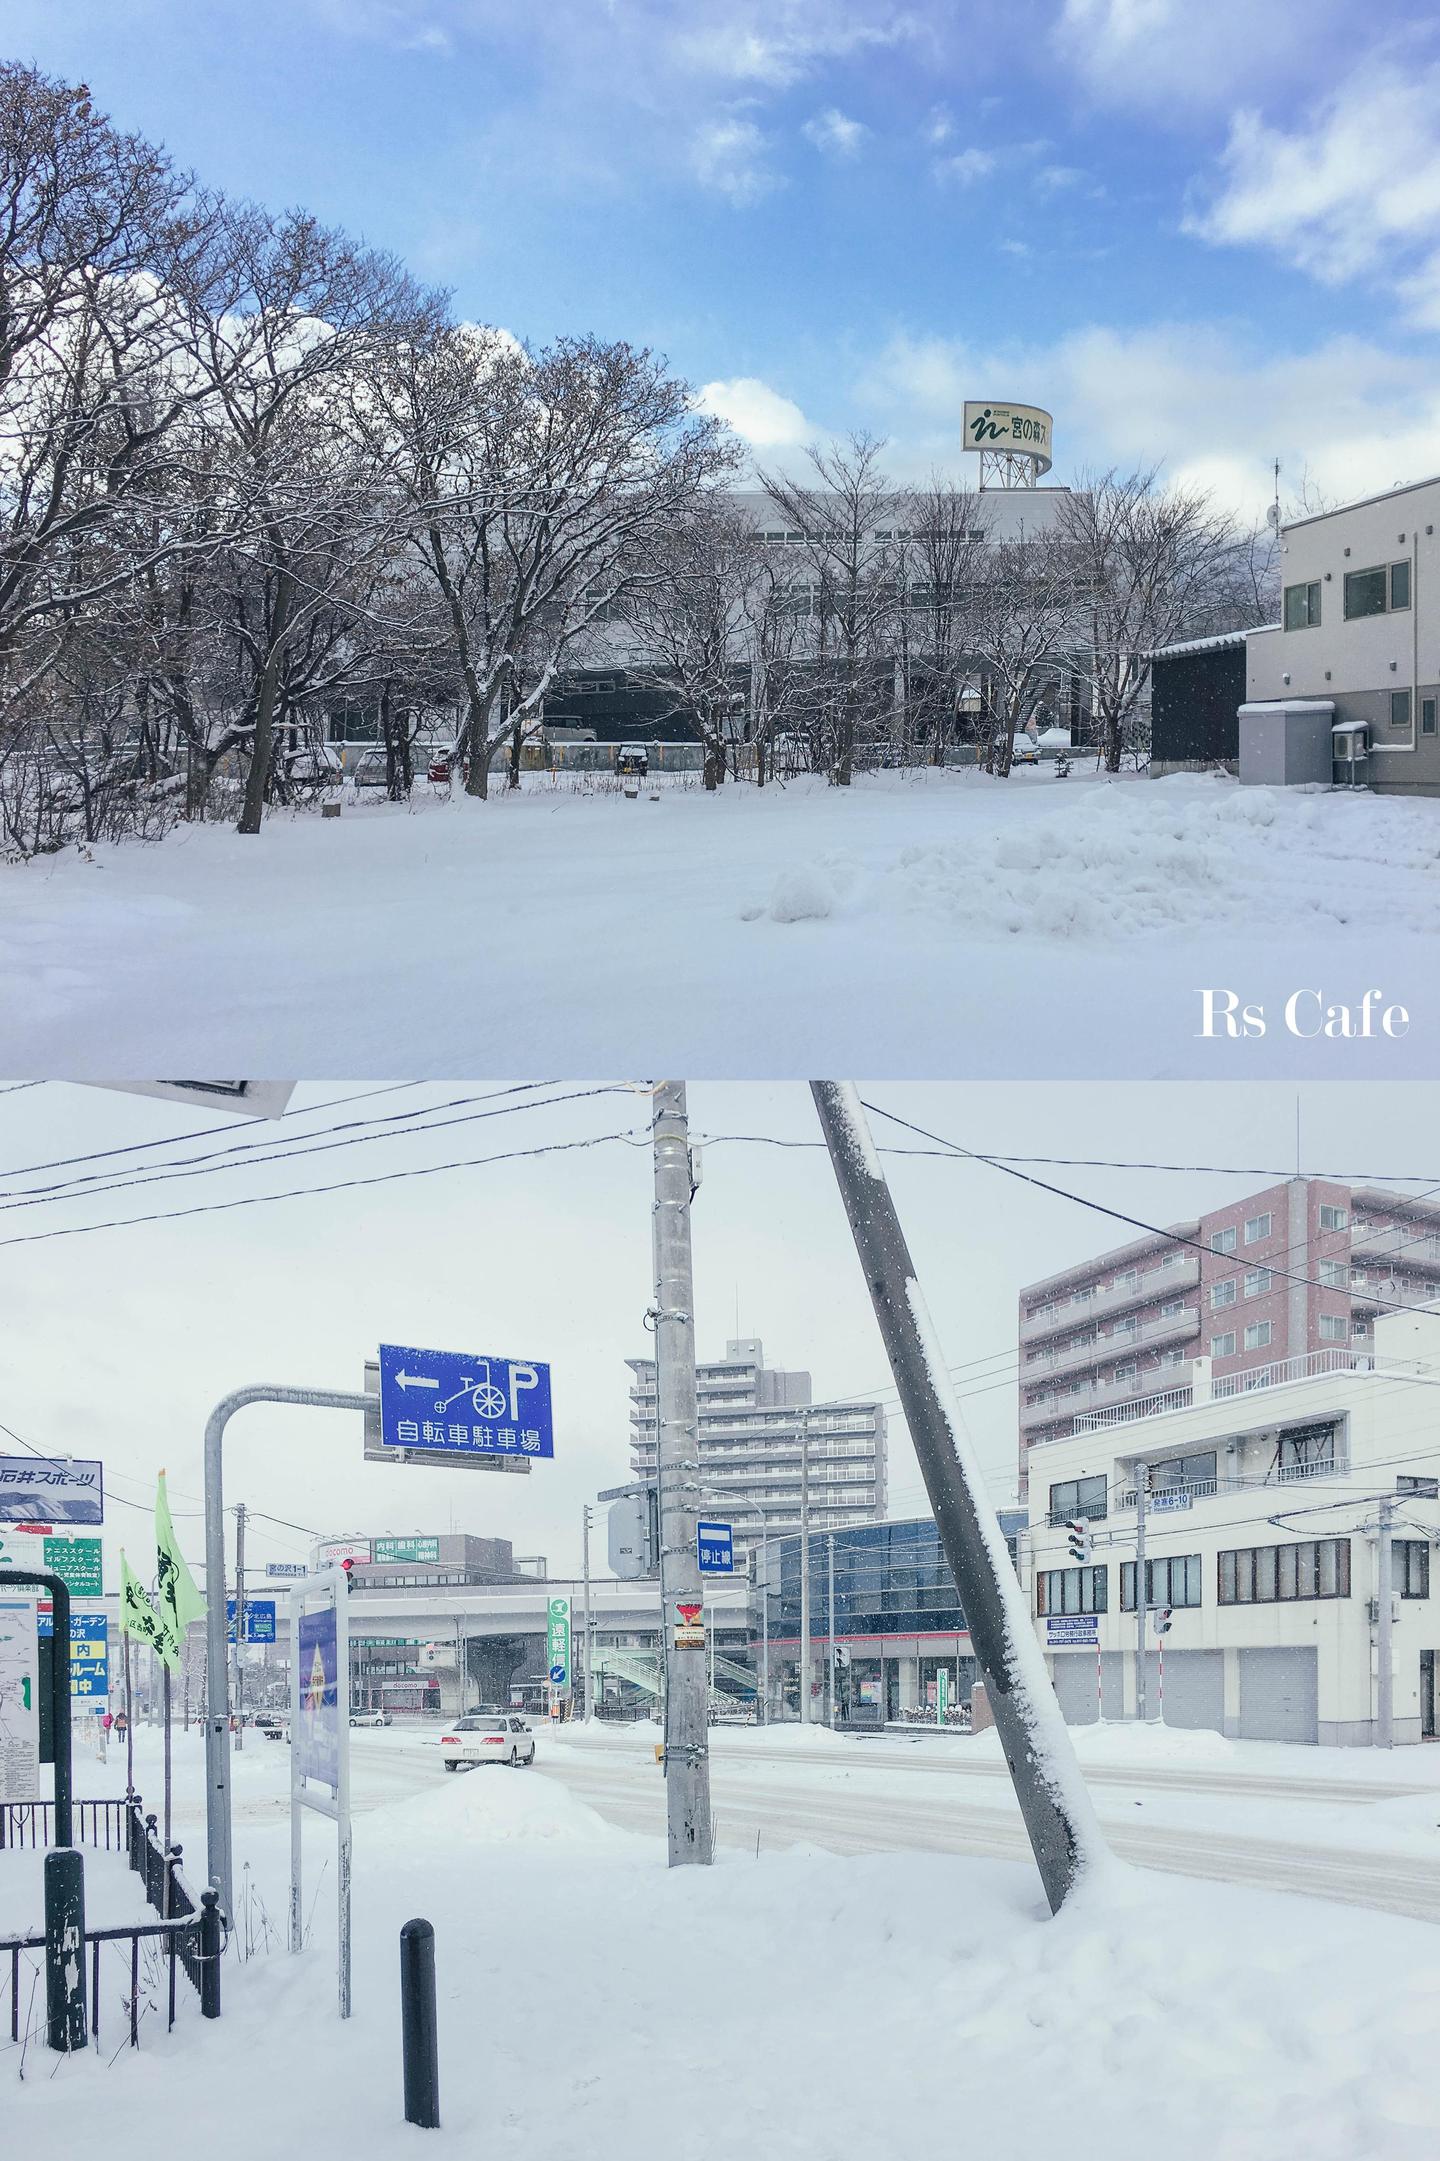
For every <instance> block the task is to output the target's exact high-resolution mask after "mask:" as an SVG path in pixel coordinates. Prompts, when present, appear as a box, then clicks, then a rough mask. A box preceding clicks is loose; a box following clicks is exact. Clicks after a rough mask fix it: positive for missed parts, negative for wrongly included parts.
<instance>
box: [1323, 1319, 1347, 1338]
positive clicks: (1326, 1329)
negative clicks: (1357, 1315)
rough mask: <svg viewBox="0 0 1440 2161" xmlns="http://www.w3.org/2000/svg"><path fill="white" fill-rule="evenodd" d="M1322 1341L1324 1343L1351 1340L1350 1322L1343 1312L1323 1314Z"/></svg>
mask: <svg viewBox="0 0 1440 2161" xmlns="http://www.w3.org/2000/svg"><path fill="white" fill-rule="evenodd" d="M1320 1341H1321V1342H1322V1343H1348V1342H1349V1341H1350V1323H1349V1321H1348V1320H1347V1319H1346V1317H1345V1315H1344V1314H1343V1313H1322V1314H1321V1316H1320Z"/></svg>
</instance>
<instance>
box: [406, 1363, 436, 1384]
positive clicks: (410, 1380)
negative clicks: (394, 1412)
mask: <svg viewBox="0 0 1440 2161" xmlns="http://www.w3.org/2000/svg"><path fill="white" fill-rule="evenodd" d="M395 1381H396V1385H397V1386H398V1387H400V1388H438V1387H439V1386H440V1383H439V1382H438V1381H431V1380H427V1379H426V1378H425V1376H424V1375H423V1374H420V1373H407V1372H406V1371H405V1369H404V1367H403V1366H402V1367H401V1369H400V1371H399V1372H398V1373H397V1374H396V1376H395Z"/></svg>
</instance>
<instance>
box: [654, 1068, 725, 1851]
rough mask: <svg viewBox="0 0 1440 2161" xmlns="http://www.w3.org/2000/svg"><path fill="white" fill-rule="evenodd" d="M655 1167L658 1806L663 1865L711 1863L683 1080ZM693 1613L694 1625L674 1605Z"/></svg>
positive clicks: (662, 1127) (663, 1093) (658, 1128)
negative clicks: (661, 1789)
mask: <svg viewBox="0 0 1440 2161" xmlns="http://www.w3.org/2000/svg"><path fill="white" fill-rule="evenodd" d="M652 1140H653V1147H654V1166H655V1207H654V1216H653V1236H654V1251H655V1310H654V1315H653V1318H654V1322H655V1388H656V1402H655V1410H656V1417H657V1421H658V1423H657V1426H656V1435H657V1447H656V1466H657V1478H658V1482H659V1488H660V1631H661V1649H662V1656H663V1660H664V1671H665V1808H666V1819H667V1826H668V1832H669V1850H670V1866H671V1867H672V1868H679V1867H684V1866H687V1865H689V1864H693V1863H697V1862H698V1863H700V1864H702V1865H706V1866H708V1864H709V1863H710V1862H711V1861H712V1860H713V1859H714V1830H713V1826H712V1823H711V1818H710V1730H709V1713H708V1704H707V1697H706V1678H705V1631H704V1626H703V1616H704V1592H703V1588H702V1585H701V1581H700V1555H699V1553H698V1551H697V1550H696V1544H695V1520H696V1515H697V1512H698V1508H697V1504H698V1500H699V1492H700V1437H699V1411H698V1407H697V1401H696V1389H695V1288H694V1274H693V1269H692V1265H691V1255H690V1200H691V1195H692V1192H693V1183H692V1177H691V1164H690V1128H689V1123H688V1119H687V1116H686V1104H685V1083H684V1082H683V1081H661V1082H660V1083H659V1084H658V1086H657V1087H656V1090H655V1114H654V1124H653V1128H652ZM682 1606H684V1607H687V1608H692V1609H694V1611H695V1612H696V1613H697V1614H698V1615H699V1616H700V1617H701V1625H699V1626H696V1625H694V1624H693V1623H691V1622H690V1621H687V1620H686V1619H685V1618H684V1616H683V1615H682V1613H681V1611H680V1608H681V1607H682Z"/></svg>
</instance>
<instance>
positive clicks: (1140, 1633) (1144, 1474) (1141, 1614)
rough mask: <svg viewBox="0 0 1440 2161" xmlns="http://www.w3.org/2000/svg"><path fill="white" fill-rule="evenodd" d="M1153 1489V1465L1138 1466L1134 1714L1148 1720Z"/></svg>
mask: <svg viewBox="0 0 1440 2161" xmlns="http://www.w3.org/2000/svg"><path fill="white" fill-rule="evenodd" d="M1149 1493H1150V1466H1149V1464H1148V1463H1137V1464H1136V1466H1135V1716H1136V1718H1137V1720H1138V1721H1139V1723H1140V1724H1141V1725H1142V1726H1143V1725H1144V1723H1145V1712H1146V1702H1145V1693H1146V1691H1145V1622H1146V1619H1147V1618H1148V1608H1149V1604H1150V1601H1149V1599H1148V1598H1147V1597H1146V1596H1145V1503H1146V1500H1147V1499H1148V1498H1149Z"/></svg>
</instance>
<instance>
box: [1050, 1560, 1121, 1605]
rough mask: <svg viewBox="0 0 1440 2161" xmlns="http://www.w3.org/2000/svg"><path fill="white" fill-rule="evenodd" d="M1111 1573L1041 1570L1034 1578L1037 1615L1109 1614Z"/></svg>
mask: <svg viewBox="0 0 1440 2161" xmlns="http://www.w3.org/2000/svg"><path fill="white" fill-rule="evenodd" d="M1108 1579H1109V1570H1108V1569H1105V1568H1042V1569H1041V1570H1040V1572H1039V1574H1038V1575H1037V1576H1036V1578H1035V1611H1036V1612H1037V1613H1042V1614H1043V1613H1106V1612H1108V1611H1109V1603H1110V1601H1109V1593H1108Z"/></svg>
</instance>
